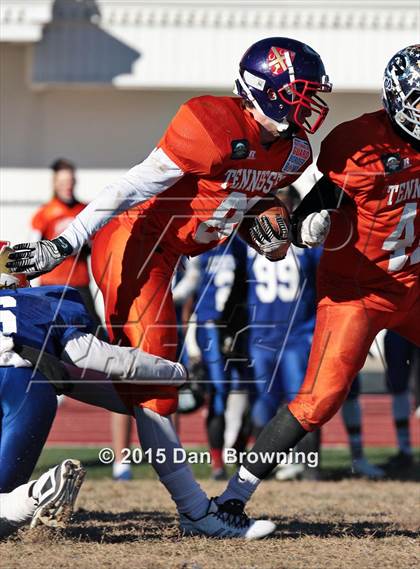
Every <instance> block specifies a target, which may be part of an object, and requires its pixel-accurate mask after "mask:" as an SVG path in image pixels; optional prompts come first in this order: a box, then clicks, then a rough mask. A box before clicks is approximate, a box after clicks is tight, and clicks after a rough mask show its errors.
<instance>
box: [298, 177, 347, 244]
mask: <svg viewBox="0 0 420 569" xmlns="http://www.w3.org/2000/svg"><path fill="white" fill-rule="evenodd" d="M348 201H350V198H349V197H348V196H347V195H346V194H345V193H344V192H343V190H342V189H341V188H340V187H338V186H337V185H336V184H335V183H334V182H332V181H331V180H330V179H329V178H328V177H327V176H322V178H320V179H319V180H318V181H317V183H316V184H315V185H314V186H313V188H312V189H311V191H310V192H308V193H307V194H306V196H305V197H304V198H303V200H302V201H301V203H300V204H299V205H298V207H297V208H296V209H295V210H294V212H293V213H292V215H291V233H292V243H294V244H295V245H297V246H298V247H301V246H302V244H301V243H300V241H299V235H300V225H301V223H302V221H303V220H304V219H305V217H307V216H308V215H309V214H311V213H314V212H319V211H321V210H323V209H326V210H332V209H337V208H338V207H340V205H341V204H342V203H343V202H344V203H345V202H348Z"/></svg>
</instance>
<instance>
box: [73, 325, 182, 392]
mask: <svg viewBox="0 0 420 569" xmlns="http://www.w3.org/2000/svg"><path fill="white" fill-rule="evenodd" d="M63 357H64V358H66V359H67V360H68V361H70V362H71V363H72V364H74V365H75V366H77V367H79V368H82V369H89V370H93V371H97V372H101V373H104V374H106V375H107V377H112V378H114V379H120V380H122V381H125V382H133V383H137V382H142V383H147V384H162V385H176V386H177V385H182V384H183V383H185V381H186V379H187V374H186V371H185V368H184V366H183V365H181V364H179V363H176V362H171V361H169V360H165V359H164V358H160V357H158V356H153V355H151V354H147V353H145V352H143V351H141V350H139V349H137V348H128V347H121V346H113V345H111V344H108V343H107V342H103V341H101V340H98V338H96V337H95V336H93V335H92V334H84V333H81V332H78V333H76V334H74V335H73V336H72V337H71V338H70V339H69V341H68V342H67V344H66V345H65V347H64V349H63Z"/></svg>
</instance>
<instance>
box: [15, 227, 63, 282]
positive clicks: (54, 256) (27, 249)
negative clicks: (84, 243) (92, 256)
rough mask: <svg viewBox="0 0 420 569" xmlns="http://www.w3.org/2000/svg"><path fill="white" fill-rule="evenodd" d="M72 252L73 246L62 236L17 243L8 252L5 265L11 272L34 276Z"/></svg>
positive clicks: (50, 267)
mask: <svg viewBox="0 0 420 569" xmlns="http://www.w3.org/2000/svg"><path fill="white" fill-rule="evenodd" d="M72 253H73V247H72V246H71V245H70V243H69V242H68V241H67V239H64V237H57V238H56V239H52V240H51V241H49V240H48V239H44V240H43V241H35V242H33V243H19V244H18V245H15V246H14V247H13V253H10V255H9V261H8V262H7V263H6V267H7V268H8V269H9V270H10V271H11V272H12V273H26V274H28V275H33V276H35V274H37V275H38V274H42V273H47V272H48V271H51V269H53V268H54V267H55V266H56V265H59V264H60V263H61V262H62V261H63V260H64V259H65V258H66V257H68V256H69V255H71V254H72Z"/></svg>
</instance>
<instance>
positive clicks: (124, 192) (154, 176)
mask: <svg viewBox="0 0 420 569" xmlns="http://www.w3.org/2000/svg"><path fill="white" fill-rule="evenodd" d="M183 175H184V172H183V171H182V170H181V169H180V168H179V167H178V166H177V165H176V164H175V162H173V161H172V160H171V159H170V158H169V157H168V156H167V155H166V154H165V153H164V152H163V150H162V149H161V148H155V149H154V150H153V152H151V154H149V156H148V157H147V158H146V159H145V160H144V161H143V162H141V163H140V164H137V166H134V167H133V168H131V170H129V171H128V172H127V173H126V174H125V175H124V176H123V177H122V178H121V179H119V180H118V181H116V182H114V183H113V184H110V185H109V186H107V187H106V188H105V189H104V190H103V191H102V192H101V193H100V194H99V196H98V197H97V198H95V199H94V200H93V201H91V202H90V204H89V205H88V206H86V207H85V209H84V210H83V211H82V212H80V213H79V215H77V216H76V217H75V219H74V220H73V222H72V223H71V224H70V225H69V226H68V227H67V229H66V230H65V231H64V232H63V233H62V234H61V236H62V237H64V238H65V239H67V241H68V242H69V243H70V245H71V246H72V247H73V249H74V252H77V251H79V250H80V249H81V248H82V246H83V245H84V243H86V241H88V239H90V238H91V237H92V236H93V234H94V233H96V231H98V230H99V229H100V228H101V227H103V226H104V225H105V224H106V223H107V222H108V221H109V220H110V219H111V218H112V217H114V216H116V215H118V214H119V213H121V212H123V211H126V210H127V209H130V208H131V207H134V206H135V205H138V204H140V203H143V202H145V201H147V200H149V199H150V198H152V197H154V196H157V195H158V194H160V193H162V192H164V191H165V190H167V189H168V188H170V187H171V186H173V185H174V184H175V183H176V182H177V181H178V180H180V179H181V178H182V176H183Z"/></svg>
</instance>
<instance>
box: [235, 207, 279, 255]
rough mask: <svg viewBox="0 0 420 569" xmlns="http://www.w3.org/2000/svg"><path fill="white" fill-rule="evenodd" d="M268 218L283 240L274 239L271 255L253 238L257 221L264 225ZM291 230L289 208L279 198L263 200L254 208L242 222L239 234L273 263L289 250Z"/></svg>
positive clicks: (275, 231)
mask: <svg viewBox="0 0 420 569" xmlns="http://www.w3.org/2000/svg"><path fill="white" fill-rule="evenodd" d="M263 218H266V219H267V220H268V222H269V223H270V225H271V227H272V228H273V230H274V233H275V234H277V235H278V236H283V238H282V239H278V238H274V239H273V243H272V247H271V248H270V252H269V254H267V253H266V252H265V251H263V250H262V248H261V246H260V244H259V243H257V242H256V240H255V239H254V237H253V233H254V231H255V228H256V223H255V222H256V221H257V220H258V221H259V222H260V223H261V222H263V223H264V219H263ZM289 230H290V215H289V211H288V209H287V207H286V206H285V205H284V203H283V202H282V201H281V199H280V198H278V197H277V196H269V197H267V198H262V199H261V200H260V201H259V202H258V203H257V204H256V205H255V206H254V207H253V208H251V209H250V210H249V211H248V212H247V213H246V215H245V217H244V219H243V220H242V223H241V225H240V226H239V230H238V233H239V235H240V237H241V238H242V239H243V240H244V241H245V242H246V243H247V244H248V245H250V246H251V247H252V248H254V249H255V250H256V251H258V253H260V254H265V256H267V257H268V258H269V259H270V260H271V261H278V260H280V259H283V258H284V256H285V254H286V253H287V249H288V248H289V245H290V243H289V240H288V233H289Z"/></svg>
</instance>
